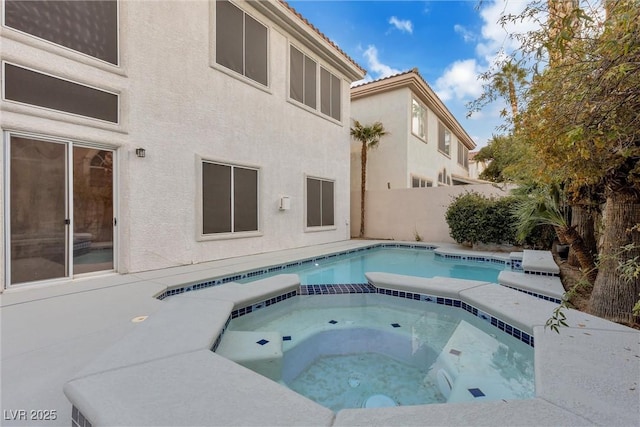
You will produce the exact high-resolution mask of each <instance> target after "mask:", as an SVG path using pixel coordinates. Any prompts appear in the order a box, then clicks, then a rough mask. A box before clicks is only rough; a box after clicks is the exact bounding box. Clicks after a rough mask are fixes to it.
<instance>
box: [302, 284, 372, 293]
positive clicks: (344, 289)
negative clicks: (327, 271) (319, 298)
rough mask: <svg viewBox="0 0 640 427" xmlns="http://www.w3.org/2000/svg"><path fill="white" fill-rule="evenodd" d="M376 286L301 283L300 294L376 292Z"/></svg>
mask: <svg viewBox="0 0 640 427" xmlns="http://www.w3.org/2000/svg"><path fill="white" fill-rule="evenodd" d="M375 293H376V287H375V286H373V285H370V284H369V283H343V284H332V283H328V284H325V285H301V286H300V295H337V294H375Z"/></svg>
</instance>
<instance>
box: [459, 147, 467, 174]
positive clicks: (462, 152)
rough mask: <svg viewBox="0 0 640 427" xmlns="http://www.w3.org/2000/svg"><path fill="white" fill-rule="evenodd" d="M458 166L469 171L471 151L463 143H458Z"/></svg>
mask: <svg viewBox="0 0 640 427" xmlns="http://www.w3.org/2000/svg"><path fill="white" fill-rule="evenodd" d="M458 164H459V165H460V166H462V167H463V168H465V169H469V149H468V148H467V147H465V146H464V144H463V143H462V142H459V141H458Z"/></svg>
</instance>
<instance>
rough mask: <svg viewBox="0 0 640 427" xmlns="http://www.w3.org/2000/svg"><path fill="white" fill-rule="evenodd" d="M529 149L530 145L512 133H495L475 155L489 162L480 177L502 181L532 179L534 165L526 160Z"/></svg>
mask: <svg viewBox="0 0 640 427" xmlns="http://www.w3.org/2000/svg"><path fill="white" fill-rule="evenodd" d="M527 151H528V147H527V146H526V145H524V144H522V143H521V142H520V141H519V140H517V139H516V138H515V137H513V136H512V135H498V136H495V135H494V136H493V137H492V138H491V140H490V141H489V143H488V144H487V145H486V146H485V147H482V148H481V149H480V151H478V154H476V157H475V160H477V161H482V162H487V163H488V164H487V167H486V168H485V169H484V170H483V171H482V173H481V174H480V179H484V180H487V181H492V182H502V183H507V182H522V181H528V180H530V178H529V177H530V176H531V172H530V171H529V169H531V167H532V166H533V165H531V164H529V163H528V162H526V161H525V159H528V158H529V155H528V153H527Z"/></svg>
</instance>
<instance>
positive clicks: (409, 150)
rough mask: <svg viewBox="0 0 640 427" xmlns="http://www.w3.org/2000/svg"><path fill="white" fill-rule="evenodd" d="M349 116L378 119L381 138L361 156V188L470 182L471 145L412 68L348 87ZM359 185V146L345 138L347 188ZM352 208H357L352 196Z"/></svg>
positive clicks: (398, 187) (407, 186) (464, 132)
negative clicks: (364, 172) (364, 158)
mask: <svg viewBox="0 0 640 427" xmlns="http://www.w3.org/2000/svg"><path fill="white" fill-rule="evenodd" d="M351 117H352V118H353V119H355V120H358V121H360V122H361V123H363V124H365V125H366V124H371V123H373V122H375V121H380V122H382V124H383V125H384V127H385V129H386V130H387V131H388V132H389V135H387V136H384V137H382V140H381V141H380V143H379V145H378V147H377V148H375V149H373V150H370V151H369V154H368V160H367V182H366V187H367V190H381V189H387V188H388V189H401V188H412V187H435V186H441V185H459V184H468V183H475V181H474V180H473V179H470V177H469V165H468V154H469V150H471V149H473V148H475V143H474V142H473V140H472V139H471V137H470V136H469V135H468V134H467V132H466V131H465V130H464V129H463V128H462V126H461V125H460V123H458V121H457V120H456V119H455V117H453V115H452V114H451V112H450V111H449V110H448V109H447V107H446V106H445V105H444V104H443V102H442V101H441V100H440V99H439V98H438V96H437V95H436V94H435V92H434V91H433V90H432V89H431V88H430V87H429V85H428V84H427V82H425V80H424V79H423V78H422V76H420V73H419V72H418V70H417V69H415V68H414V69H413V70H410V71H407V72H404V73H401V74H397V75H394V76H391V77H386V78H383V79H380V80H376V81H373V82H370V83H365V84H362V85H359V86H356V87H352V88H351ZM359 189H360V144H359V143H358V142H356V141H352V142H351V190H352V192H355V191H358V190H359ZM352 203H355V204H354V206H356V205H358V206H359V204H358V203H359V196H358V199H357V200H353V199H352Z"/></svg>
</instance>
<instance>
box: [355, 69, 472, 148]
mask: <svg viewBox="0 0 640 427" xmlns="http://www.w3.org/2000/svg"><path fill="white" fill-rule="evenodd" d="M404 87H407V88H409V89H410V90H411V91H412V92H413V93H414V94H415V95H416V96H417V97H418V99H419V100H420V101H422V102H423V103H424V104H425V105H426V106H427V107H429V108H430V109H431V110H432V111H433V112H434V113H436V115H437V116H438V119H440V120H441V121H442V122H443V123H444V124H445V125H447V127H448V128H449V129H450V130H451V131H452V132H453V133H454V134H455V135H456V137H457V138H458V140H459V141H461V142H462V143H463V144H464V145H465V146H466V147H467V148H468V149H470V150H473V149H474V148H476V143H475V142H474V141H473V139H471V137H470V136H469V134H468V133H467V131H466V130H464V128H463V127H462V125H460V123H459V122H458V120H456V118H455V117H454V116H453V114H451V111H449V109H448V108H447V106H446V105H444V103H443V102H442V100H441V99H440V98H439V97H438V95H436V93H435V92H434V91H433V89H431V87H430V86H429V85H428V84H427V82H426V81H425V80H424V79H423V78H422V76H421V75H420V74H419V73H418V72H417V71H416V70H415V69H413V70H410V71H407V72H404V73H400V74H396V75H393V76H390V77H386V78H383V79H380V80H376V81H373V82H369V83H365V84H362V85H359V86H356V87H353V88H351V100H352V101H353V100H357V99H360V98H365V97H367V96H371V95H374V94H377V93H383V92H388V91H392V90H396V89H400V88H404Z"/></svg>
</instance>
